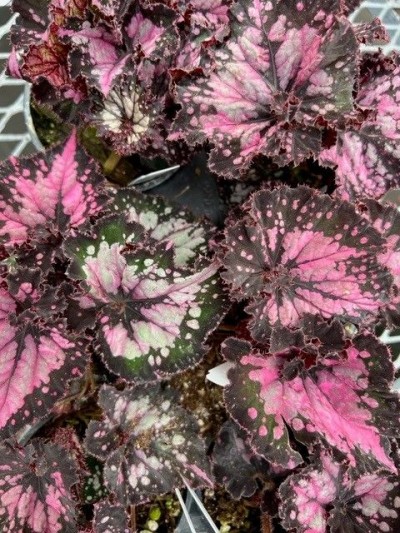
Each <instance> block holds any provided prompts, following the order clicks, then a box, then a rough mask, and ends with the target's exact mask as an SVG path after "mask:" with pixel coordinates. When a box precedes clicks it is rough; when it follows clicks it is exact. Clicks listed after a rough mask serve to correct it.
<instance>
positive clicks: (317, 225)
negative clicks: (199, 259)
mask: <svg viewBox="0 0 400 533" xmlns="http://www.w3.org/2000/svg"><path fill="white" fill-rule="evenodd" d="M244 209H245V216H244V218H243V219H242V220H239V221H238V222H236V221H234V222H233V223H232V224H231V225H230V226H228V227H227V229H226V231H225V235H226V239H225V249H226V250H227V252H226V255H225V258H224V259H223V264H224V266H225V267H226V269H227V270H226V271H225V272H223V273H222V277H223V278H224V279H225V280H226V281H228V282H229V283H230V284H231V286H232V289H233V291H234V292H233V294H234V295H236V296H237V298H238V299H243V298H251V300H250V305H249V306H248V307H247V309H246V310H247V311H248V312H250V313H251V314H252V315H253V317H254V318H253V321H252V323H251V329H252V335H253V336H254V338H257V339H261V340H262V339H263V338H265V336H266V335H267V333H268V327H269V326H276V325H282V326H289V327H293V326H296V325H298V323H299V320H300V319H301V317H302V316H304V315H305V314H306V313H311V314H320V315H321V316H322V317H324V318H329V317H331V316H334V315H336V316H339V317H346V318H348V319H349V320H350V321H355V322H360V321H362V320H364V319H365V318H366V317H371V316H373V315H376V314H377V313H378V312H379V310H380V308H381V307H382V306H383V305H384V303H385V302H386V301H388V299H389V291H390V287H391V282H392V278H391V276H390V274H389V272H388V270H387V269H385V267H383V266H382V265H381V264H380V263H379V261H378V259H377V255H378V254H380V253H382V252H383V251H384V240H383V239H382V238H381V237H380V235H379V233H378V232H377V231H376V230H375V229H373V228H372V227H371V226H370V225H369V224H368V221H367V220H365V219H363V218H362V217H361V216H359V215H358V214H357V213H356V212H355V209H354V207H353V206H351V205H350V204H348V203H346V202H339V201H335V200H332V199H331V198H330V197H329V196H328V195H323V194H319V193H317V192H316V191H315V190H314V189H310V188H307V187H303V186H302V187H298V188H297V189H289V188H287V187H280V188H278V189H275V190H273V191H268V190H262V191H259V192H257V193H255V194H254V195H253V196H252V197H251V199H250V200H249V202H248V203H247V204H245V208H244ZM235 222H236V223H235Z"/></svg>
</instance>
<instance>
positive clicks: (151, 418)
mask: <svg viewBox="0 0 400 533" xmlns="http://www.w3.org/2000/svg"><path fill="white" fill-rule="evenodd" d="M99 405H100V406H101V407H102V408H103V410H104V414H105V418H104V421H102V422H94V421H92V422H90V424H89V427H88V430H87V434H86V440H85V443H86V448H87V450H88V452H89V453H90V454H92V455H94V456H96V457H98V458H99V459H102V460H105V461H106V463H105V467H104V480H105V484H106V486H107V487H108V488H109V490H110V491H111V492H113V493H114V494H115V495H116V498H117V500H118V502H120V503H122V504H124V505H127V504H128V503H131V504H132V503H133V504H139V503H144V502H146V501H148V500H150V499H152V497H153V496H154V495H155V494H162V493H165V492H170V491H172V490H173V489H174V488H176V487H180V486H182V485H183V481H182V479H181V476H183V477H184V478H185V479H187V480H188V482H189V483H190V485H191V486H192V487H193V488H196V487H198V486H209V487H211V486H212V485H213V481H212V475H211V471H210V465H209V462H208V459H207V457H206V454H205V444H204V442H203V440H202V439H201V437H199V435H198V426H197V423H196V421H195V419H194V417H193V416H192V415H191V414H190V413H188V412H187V411H185V410H184V409H183V408H181V407H179V406H178V405H177V404H176V396H175V394H174V393H173V392H172V391H171V390H168V391H161V388H160V386H159V385H151V386H149V385H138V386H136V387H132V388H126V389H125V390H124V391H117V390H116V389H114V388H113V387H110V386H108V385H104V386H103V387H102V388H101V390H100V394H99Z"/></svg>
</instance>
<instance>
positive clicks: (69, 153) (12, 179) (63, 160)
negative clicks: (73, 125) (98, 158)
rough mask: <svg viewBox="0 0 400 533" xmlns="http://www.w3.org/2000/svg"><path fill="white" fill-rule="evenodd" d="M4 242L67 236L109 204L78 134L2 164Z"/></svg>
mask: <svg viewBox="0 0 400 533" xmlns="http://www.w3.org/2000/svg"><path fill="white" fill-rule="evenodd" d="M0 178H1V179H0V240H1V242H2V243H3V244H5V246H13V245H16V244H22V243H24V242H26V241H27V240H32V241H34V242H37V241H39V242H41V241H43V240H46V239H48V238H49V237H50V236H53V238H57V237H58V236H59V235H62V236H66V235H68V234H71V233H73V231H74V230H75V229H76V228H78V227H80V228H81V229H85V228H86V226H87V224H88V220H89V217H91V216H93V215H96V214H98V213H99V212H101V210H102V209H103V208H104V206H105V204H106V202H107V197H106V195H105V193H104V192H103V191H102V184H103V178H102V177H101V176H100V175H99V174H98V172H97V168H96V165H95V163H94V161H93V160H92V159H90V158H89V157H88V156H87V155H86V153H85V152H84V151H83V149H82V148H79V147H78V145H77V138H76V133H75V132H73V133H72V135H71V136H70V138H69V139H68V140H67V142H66V143H65V144H64V145H60V146H57V147H55V148H51V149H50V150H48V151H47V152H46V153H45V154H38V155H35V156H33V157H30V158H26V159H16V158H10V160H9V161H7V162H5V163H3V164H2V165H1V167H0Z"/></svg>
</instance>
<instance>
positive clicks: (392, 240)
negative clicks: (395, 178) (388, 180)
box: [359, 199, 400, 326]
mask: <svg viewBox="0 0 400 533" xmlns="http://www.w3.org/2000/svg"><path fill="white" fill-rule="evenodd" d="M359 206H360V212H361V214H362V216H364V217H365V218H366V219H367V220H368V221H369V222H370V224H371V225H372V226H373V227H374V228H375V229H376V230H377V231H378V232H379V233H380V234H381V235H382V236H383V237H384V238H385V240H386V246H385V248H384V250H383V251H382V252H381V253H380V254H379V255H378V256H377V257H378V260H379V262H380V263H381V264H382V265H383V266H386V267H387V268H388V269H389V270H390V273H391V274H392V276H393V280H394V291H393V292H394V294H392V297H391V298H390V301H389V302H388V304H387V306H386V308H385V314H386V317H387V319H388V322H389V326H392V325H400V213H399V211H398V209H397V208H396V207H394V206H391V205H388V204H386V205H385V204H380V203H379V202H377V201H376V200H372V199H364V200H363V201H362V202H361V203H360V204H359Z"/></svg>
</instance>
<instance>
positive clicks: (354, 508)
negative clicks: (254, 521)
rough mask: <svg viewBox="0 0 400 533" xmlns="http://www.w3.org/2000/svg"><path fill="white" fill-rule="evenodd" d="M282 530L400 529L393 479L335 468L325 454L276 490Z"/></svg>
mask: <svg viewBox="0 0 400 533" xmlns="http://www.w3.org/2000/svg"><path fill="white" fill-rule="evenodd" d="M279 494H280V499H281V504H280V510H279V513H280V516H281V518H282V521H283V526H284V527H286V528H288V529H289V530H295V531H296V532H298V533H310V532H311V531H312V532H313V533H325V532H326V531H330V532H331V533H344V532H350V531H352V532H353V531H354V532H358V531H360V532H361V531H363V532H371V533H372V532H375V531H376V532H378V531H379V532H390V531H397V530H398V529H399V527H400V512H399V496H398V494H399V483H398V479H396V478H395V476H388V475H387V474H384V473H381V472H379V471H378V472H375V473H369V472H367V471H362V470H361V471H360V470H357V469H354V468H348V467H347V466H346V464H343V463H339V462H337V461H335V460H334V459H333V457H331V456H330V455H329V454H328V453H327V452H323V453H321V456H320V458H318V459H317V460H316V461H315V462H313V463H312V464H311V465H310V466H308V467H307V468H305V469H303V470H302V471H300V472H299V473H298V474H294V475H292V476H290V477H289V478H288V479H287V480H286V481H285V482H284V483H283V484H282V485H281V487H280V489H279Z"/></svg>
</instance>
